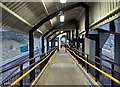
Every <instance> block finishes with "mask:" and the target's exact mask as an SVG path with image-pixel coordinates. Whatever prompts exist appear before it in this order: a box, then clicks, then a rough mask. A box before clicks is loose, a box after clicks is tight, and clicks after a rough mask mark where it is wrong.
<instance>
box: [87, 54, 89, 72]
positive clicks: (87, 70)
mask: <svg viewBox="0 0 120 87" xmlns="http://www.w3.org/2000/svg"><path fill="white" fill-rule="evenodd" d="M88 57H89V56H88V55H87V62H89V61H88ZM88 72H89V65H88V64H87V73H88Z"/></svg>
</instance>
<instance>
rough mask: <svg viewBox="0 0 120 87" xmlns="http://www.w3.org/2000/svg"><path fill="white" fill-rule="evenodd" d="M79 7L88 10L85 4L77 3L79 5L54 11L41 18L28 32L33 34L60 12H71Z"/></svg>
mask: <svg viewBox="0 0 120 87" xmlns="http://www.w3.org/2000/svg"><path fill="white" fill-rule="evenodd" d="M80 6H82V7H84V8H85V9H88V8H89V7H88V5H87V4H85V3H83V2H79V3H75V4H73V5H70V6H66V7H64V8H61V9H59V10H57V11H55V12H54V13H52V14H50V15H48V16H47V17H45V18H43V19H42V20H41V21H40V22H38V23H37V24H36V25H35V26H34V27H33V28H32V29H31V30H30V31H29V32H31V33H33V32H34V31H35V30H36V29H38V28H39V27H40V26H41V25H42V24H44V23H45V22H47V21H49V20H50V19H52V18H53V17H55V16H57V15H58V14H59V13H60V11H63V13H64V12H66V11H68V10H71V9H73V8H77V7H80Z"/></svg>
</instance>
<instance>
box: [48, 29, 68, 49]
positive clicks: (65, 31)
mask: <svg viewBox="0 0 120 87" xmlns="http://www.w3.org/2000/svg"><path fill="white" fill-rule="evenodd" d="M65 32H70V31H69V30H64V31H63V32H62V33H61V32H60V33H58V34H57V35H55V36H54V37H53V38H52V39H51V41H52V40H53V39H55V37H56V36H58V35H60V34H63V33H65ZM50 36H51V35H50ZM48 50H49V37H47V51H48Z"/></svg>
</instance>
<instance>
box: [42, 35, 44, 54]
mask: <svg viewBox="0 0 120 87" xmlns="http://www.w3.org/2000/svg"><path fill="white" fill-rule="evenodd" d="M43 53H44V37H43V36H42V54H43Z"/></svg>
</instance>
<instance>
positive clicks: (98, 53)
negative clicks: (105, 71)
mask: <svg viewBox="0 0 120 87" xmlns="http://www.w3.org/2000/svg"><path fill="white" fill-rule="evenodd" d="M99 47H100V43H99V35H97V36H96V49H95V50H96V51H95V54H96V56H98V57H100V48H99ZM96 62H97V63H100V59H98V58H95V66H96V67H97V68H100V65H99V64H97V63H96ZM99 77H100V73H99V71H97V70H95V78H96V79H95V81H97V80H99Z"/></svg>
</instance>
